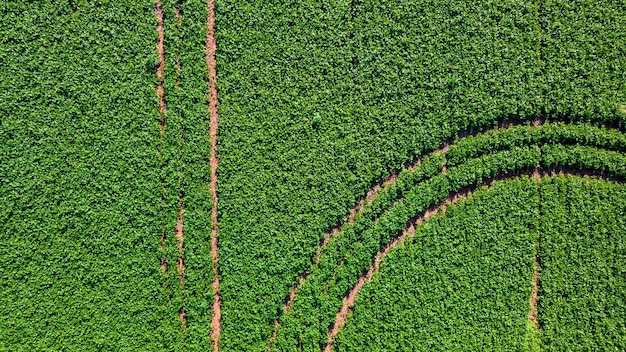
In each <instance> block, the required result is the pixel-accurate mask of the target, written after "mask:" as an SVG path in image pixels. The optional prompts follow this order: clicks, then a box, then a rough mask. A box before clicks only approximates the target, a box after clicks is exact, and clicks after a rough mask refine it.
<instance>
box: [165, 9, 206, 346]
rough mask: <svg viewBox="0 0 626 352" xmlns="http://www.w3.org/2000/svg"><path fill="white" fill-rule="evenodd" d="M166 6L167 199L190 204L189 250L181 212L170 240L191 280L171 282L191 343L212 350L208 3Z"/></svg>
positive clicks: (171, 256) (175, 205)
mask: <svg viewBox="0 0 626 352" xmlns="http://www.w3.org/2000/svg"><path fill="white" fill-rule="evenodd" d="M163 8H164V16H165V26H166V28H165V50H166V61H167V64H166V71H165V82H164V86H165V93H166V99H167V104H168V110H167V113H166V116H165V117H166V131H165V135H164V138H165V140H166V141H167V145H168V146H170V152H171V153H172V155H171V156H170V157H169V158H166V160H168V162H167V163H166V165H165V167H166V171H165V172H164V176H165V178H166V184H167V186H166V188H165V191H166V202H169V204H171V206H170V208H172V209H177V210H178V209H179V207H180V206H181V204H182V205H184V214H183V220H184V221H183V224H184V231H183V232H184V241H183V244H184V245H183V253H179V250H178V247H177V245H176V238H175V237H174V236H173V230H172V229H173V227H174V226H175V223H176V220H177V217H178V215H179V214H178V211H176V213H175V214H174V217H172V218H171V219H170V222H169V223H170V228H169V232H168V233H167V236H166V241H167V248H168V251H169V253H168V263H171V266H170V268H171V270H172V272H173V273H176V269H175V265H174V264H175V263H176V262H177V260H178V258H179V257H180V256H182V257H183V258H184V263H185V273H184V276H185V280H184V284H183V285H180V282H179V275H170V277H169V279H170V280H169V284H170V287H171V289H172V305H174V306H175V307H177V308H178V309H181V308H184V310H185V313H186V331H185V332H186V343H187V344H186V345H185V346H186V348H189V349H193V348H199V349H200V350H206V349H209V348H210V347H211V346H210V341H209V339H208V332H209V330H210V322H211V316H212V311H211V304H212V302H213V297H212V291H211V282H212V281H213V271H212V265H211V255H210V243H211V228H212V223H211V205H212V204H211V193H210V188H209V181H210V175H211V173H210V169H209V155H210V145H211V143H210V137H209V115H208V109H207V99H208V97H207V94H208V85H207V82H206V79H207V77H208V69H207V65H206V61H205V55H206V52H205V43H206V16H207V11H206V2H205V1H202V0H187V1H182V2H181V1H177V0H168V1H164V2H163ZM177 11H178V13H177Z"/></svg>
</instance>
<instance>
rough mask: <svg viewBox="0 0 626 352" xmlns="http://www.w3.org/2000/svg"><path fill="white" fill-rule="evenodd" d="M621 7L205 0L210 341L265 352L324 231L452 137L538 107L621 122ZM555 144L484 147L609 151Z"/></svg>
mask: <svg viewBox="0 0 626 352" xmlns="http://www.w3.org/2000/svg"><path fill="white" fill-rule="evenodd" d="M624 14H625V11H624V7H623V6H621V3H620V2H619V1H613V2H596V3H591V2H585V1H582V0H581V1H574V2H566V1H482V2H468V1H460V0H445V1H437V2H432V1H408V0H406V1H402V0H401V1H385V0H351V1H348V0H342V1H315V2H314V1H307V0H293V1H287V2H285V1H280V2H278V1H269V2H268V1H255V0H246V1H236V2H235V1H226V0H218V1H217V36H218V43H219V48H220V49H219V52H218V72H219V79H218V81H219V87H220V112H221V122H220V139H219V140H220V171H219V173H220V207H219V212H220V219H221V227H220V250H221V259H222V260H221V262H220V270H221V272H222V284H223V285H222V292H223V302H224V306H223V308H224V320H223V323H224V324H223V325H224V330H223V335H222V339H221V341H222V345H221V346H222V347H223V348H224V349H225V350H264V349H266V348H267V341H268V340H269V338H270V335H271V333H272V329H273V322H274V321H275V319H276V317H277V316H280V315H281V314H282V313H281V311H282V310H281V307H282V305H283V303H284V298H285V296H286V295H287V293H288V292H289V290H290V288H291V286H292V285H293V284H294V283H296V282H297V281H298V276H299V275H300V274H302V273H306V272H309V271H311V267H312V263H314V258H315V253H316V250H317V247H318V244H319V243H320V240H321V238H323V236H324V234H325V232H326V231H327V230H328V229H330V228H332V227H334V226H336V225H337V224H338V223H340V221H341V220H342V219H344V218H345V216H346V214H347V213H348V209H350V208H351V207H352V205H353V204H355V203H357V201H358V199H360V198H361V197H362V195H364V194H365V193H366V192H367V190H368V189H369V187H370V185H371V184H373V182H375V181H377V180H379V179H381V178H382V177H383V176H385V175H388V174H390V173H391V172H392V171H394V170H396V171H397V170H401V169H402V168H403V166H405V165H407V164H409V163H411V162H413V161H414V160H416V159H417V158H418V157H420V156H423V155H425V154H426V153H428V152H429V151H432V150H434V149H436V148H438V147H439V146H440V145H441V144H442V143H443V142H445V141H446V140H451V139H452V138H453V137H454V136H456V135H458V133H459V132H460V131H469V132H470V133H474V132H475V131H479V130H482V129H483V128H490V127H493V126H495V125H496V124H497V122H498V121H502V120H506V119H516V120H519V121H523V122H529V121H532V120H534V119H535V118H536V117H537V116H541V117H543V118H546V119H547V120H550V121H554V122H557V121H568V122H591V121H593V122H594V123H596V124H608V125H611V126H613V127H616V126H617V127H623V126H624V118H623V116H622V115H624V116H626V113H624V112H623V111H626V107H624V106H626V105H625V104H626V99H624V92H626V91H624V88H623V82H624V78H625V76H624V70H623V69H621V68H622V67H623V66H624V62H623V60H624V59H623V58H624V57H625V55H623V43H624V35H623V31H621V30H620V28H622V27H625V26H624V25H623V24H624V18H626V16H624ZM587 24H590V26H591V27H592V28H593V30H590V31H586V26H587ZM579 49H580V50H579ZM620 111H622V112H620ZM620 114H622V115H620ZM546 127H547V126H546ZM583 129H584V127H581V130H580V134H577V135H576V136H574V137H575V138H578V136H582V135H583V134H585V133H586V132H584V131H583ZM546 131H547V130H546ZM546 133H547V132H546ZM600 133H601V134H602V133H603V132H600ZM529 137H532V138H535V136H534V135H533V136H529ZM568 138H570V137H568V136H566V135H562V136H561V135H557V136H548V135H544V134H543V132H542V133H541V136H540V140H537V141H534V140H533V141H530V143H526V142H524V143H521V144H520V143H517V142H515V143H513V144H512V145H510V146H504V145H502V146H500V147H499V148H500V149H506V150H508V149H510V148H511V147H514V146H517V147H522V146H528V145H533V144H553V143H560V144H563V145H570V144H586V145H590V146H596V147H598V148H601V149H613V147H609V146H607V145H595V144H594V143H592V142H589V143H584V142H580V143H579V142H576V141H574V140H572V139H568ZM602 138H604V136H603V137H602ZM602 138H601V139H602ZM485 146H486V147H488V146H487V145H485ZM620 148H621V147H620ZM613 150H616V149H613ZM492 151H493V150H492ZM490 152H491V151H490ZM478 156H479V155H475V156H472V155H469V154H468V155H465V156H462V155H459V158H460V159H457V160H455V161H454V162H455V163H457V162H458V163H463V162H464V160H463V158H476V157H478ZM487 171H489V170H485V171H477V172H478V173H480V174H485V175H488V174H491V173H490V172H491V171H489V172H487ZM504 171H506V170H504ZM468 177H470V179H471V178H472V176H468ZM457 181H459V182H464V181H463V180H462V179H459V180H457ZM455 182H456V181H455ZM402 192H404V191H402ZM433 192H434V191H433ZM389 194H393V192H390V193H389ZM385 197H386V195H385ZM390 197H391V198H390V199H392V200H391V201H390V203H394V202H396V201H397V199H398V198H396V197H395V196H393V195H391V196H390ZM400 198H401V197H400ZM381 199H382V198H381ZM381 202H382V203H381V204H385V205H386V204H387V201H381ZM372 209H374V207H373V208H372ZM374 213H375V214H380V211H378V210H376V211H373V212H372V214H374ZM377 217H378V215H374V216H372V217H369V215H366V216H364V217H363V218H362V221H361V222H358V221H357V224H355V225H354V230H352V229H348V231H354V232H355V233H359V232H362V231H363V230H364V229H365V228H367V227H368V226H370V223H371V222H372V221H373V220H372V219H376V218H377ZM386 235H389V234H386ZM346 242H349V241H348V240H346ZM373 243H375V242H373ZM366 245H367V244H366ZM331 252H332V250H329V254H328V256H329V257H333V258H334V259H333V260H339V261H340V260H341V258H342V257H341V256H337V255H334V254H332V253H331ZM336 263H337V262H333V264H332V265H330V268H332V269H329V270H330V273H331V274H329V275H332V270H333V269H334V267H335V265H336ZM323 265H324V264H322V266H323ZM314 270H316V269H314ZM320 270H322V269H320ZM338 274H339V273H338ZM310 304H313V305H317V304H322V303H319V302H310ZM303 314H304V313H303ZM311 319H312V320H311V321H312V322H311V324H312V326H318V325H319V326H322V325H324V324H325V322H326V321H318V320H316V319H315V318H311ZM324 328H325V327H324ZM324 328H321V329H322V330H323V329H324ZM312 330H316V328H311V329H310V330H307V331H312ZM301 333H302V332H298V336H299V334H301ZM311 334H316V333H313V332H311ZM297 338H298V339H299V337H297ZM321 339H323V337H321ZM285 346H287V345H285ZM293 346H294V345H292V347H293Z"/></svg>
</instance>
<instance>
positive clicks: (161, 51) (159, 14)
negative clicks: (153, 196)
mask: <svg viewBox="0 0 626 352" xmlns="http://www.w3.org/2000/svg"><path fill="white" fill-rule="evenodd" d="M154 16H155V17H156V21H157V25H156V31H157V44H156V49H157V54H158V57H159V62H158V64H157V67H156V75H157V83H156V96H157V101H158V105H159V129H160V131H161V137H163V135H164V134H165V113H166V112H167V104H166V103H165V89H164V88H163V76H164V75H163V71H164V70H165V44H164V42H165V28H164V25H163V4H162V3H161V0H157V1H156V7H155V8H154ZM159 152H162V151H161V150H159ZM165 237H166V235H165V231H163V233H161V239H160V241H161V243H160V244H161V249H162V250H163V253H166V251H167V248H165ZM159 267H160V268H161V272H162V273H163V274H165V276H167V258H166V256H165V254H163V257H161V260H160V264H159Z"/></svg>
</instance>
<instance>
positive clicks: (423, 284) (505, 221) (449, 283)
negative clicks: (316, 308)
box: [334, 175, 626, 351]
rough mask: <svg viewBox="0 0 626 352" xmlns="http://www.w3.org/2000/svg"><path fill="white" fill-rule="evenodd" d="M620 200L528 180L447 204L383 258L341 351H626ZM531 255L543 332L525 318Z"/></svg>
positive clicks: (621, 191)
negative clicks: (537, 272)
mask: <svg viewBox="0 0 626 352" xmlns="http://www.w3.org/2000/svg"><path fill="white" fill-rule="evenodd" d="M625 192H626V188H625V187H624V185H623V184H617V183H613V182H604V181H601V180H598V179H591V178H582V177H579V176H569V175H565V176H558V175H557V176H553V177H543V178H542V180H541V183H540V184H538V183H537V182H536V180H533V179H532V178H530V177H527V176H523V177H522V178H519V179H518V178H514V179H508V180H504V181H496V182H494V183H493V184H492V185H490V186H489V188H486V187H483V188H481V189H479V190H477V191H476V192H474V193H473V195H471V196H470V197H468V198H467V199H466V200H461V201H459V203H458V205H449V206H448V207H447V210H446V212H445V215H443V214H440V215H436V216H435V217H434V218H432V219H431V220H429V221H428V222H426V223H425V224H424V225H423V226H420V227H418V228H417V229H416V232H415V236H414V237H413V238H411V239H408V240H407V242H406V244H405V245H401V246H399V247H397V248H396V249H393V250H392V251H390V252H389V253H388V255H387V256H386V257H385V258H384V259H383V262H382V264H381V267H380V271H379V273H377V274H375V275H374V277H373V279H372V281H371V282H369V283H368V284H366V286H365V287H364V288H363V289H362V290H361V291H360V293H359V296H357V301H356V303H355V307H354V312H353V315H352V316H351V317H349V319H348V322H347V324H346V326H345V328H344V329H343V330H342V331H341V332H340V333H339V335H338V336H337V338H336V341H335V345H334V350H335V351H374V350H441V351H444V350H445V351H449V350H459V351H483V350H485V349H488V350H498V351H537V350H543V351H563V350H568V351H585V350H622V349H624V347H625V346H626V340H625V339H624V334H623V332H624V329H625V327H626V314H624V310H623V301H624V297H625V295H626V291H625V290H624V284H623V279H622V278H623V273H624V267H625V265H626V261H625V260H624V250H625V249H624V240H623V238H622V235H621V234H622V233H623V232H624V230H625V227H626V222H624V220H623V216H622V214H623V213H624V211H625V206H624V204H623V201H622V199H623V197H624V195H625ZM535 251H536V252H535ZM535 256H537V259H536V260H537V261H538V263H539V266H540V276H539V295H538V313H537V314H538V320H539V324H538V326H534V325H532V324H531V323H530V322H529V318H528V312H529V310H530V302H529V297H530V295H531V280H532V277H533V270H534V264H533V261H535Z"/></svg>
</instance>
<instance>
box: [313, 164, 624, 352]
mask: <svg viewBox="0 0 626 352" xmlns="http://www.w3.org/2000/svg"><path fill="white" fill-rule="evenodd" d="M521 175H527V176H531V177H533V178H534V179H535V180H537V179H538V180H539V182H540V181H541V179H543V178H544V177H551V176H555V175H572V176H581V177H582V176H596V177H599V178H601V179H602V180H611V181H614V182H619V183H624V180H623V179H622V178H620V177H609V176H607V175H606V174H605V173H604V172H602V171H596V170H576V169H571V168H565V167H555V168H548V169H541V168H537V169H535V170H531V171H525V172H516V173H512V174H502V175H499V176H496V177H493V178H489V179H485V180H483V182H481V183H480V184H478V185H476V186H472V187H467V188H464V189H462V190H459V191H457V192H454V193H452V194H450V195H449V196H448V197H447V198H446V199H445V200H444V201H442V202H440V203H439V204H437V205H433V206H431V207H430V208H428V209H427V210H426V211H424V212H422V213H421V214H419V215H418V216H417V217H415V218H413V219H411V220H410V221H409V222H408V223H407V226H406V227H405V229H404V230H403V231H402V233H401V234H400V235H399V236H397V237H396V238H394V239H393V240H392V241H391V242H389V243H388V244H387V245H386V246H385V247H384V248H383V249H382V250H380V251H379V252H378V253H377V254H376V256H375V258H374V261H373V262H372V264H371V265H370V267H369V269H368V270H367V271H366V272H365V273H364V274H362V275H361V276H360V277H359V279H358V280H357V282H356V284H355V285H354V286H353V287H352V289H350V291H349V292H348V293H347V294H346V295H345V296H344V298H343V300H342V306H341V308H340V309H339V311H338V312H337V315H336V316H335V321H334V322H333V323H332V324H331V325H330V327H329V329H328V337H327V340H326V347H325V348H324V352H331V351H332V348H333V343H334V339H335V337H336V336H337V334H338V333H339V331H340V330H341V328H342V327H343V326H344V325H345V323H346V319H347V317H348V313H350V312H352V309H353V307H354V303H355V300H356V297H357V295H358V293H359V292H360V291H361V289H362V288H363V287H364V286H365V284H366V283H367V282H368V281H370V280H371V279H372V277H373V275H374V274H375V273H376V272H378V270H379V269H380V263H381V262H382V259H383V258H384V257H385V256H386V255H387V253H389V251H390V250H391V249H393V248H395V247H397V246H398V245H399V244H404V243H405V242H406V239H407V238H411V237H413V235H414V233H415V227H416V226H420V225H421V224H422V223H424V222H425V221H427V220H428V219H430V218H431V217H432V216H434V215H436V214H439V213H443V212H445V211H446V209H447V207H448V206H449V205H450V204H456V203H458V202H459V201H460V200H462V199H465V198H467V197H468V196H471V194H472V190H475V189H477V188H479V187H483V186H485V187H490V186H491V184H492V183H493V182H495V181H500V180H504V179H510V178H514V177H519V176H521ZM537 257H538V253H535V261H534V263H533V267H534V270H533V278H532V283H531V285H532V290H531V296H530V311H529V319H530V320H531V323H532V324H536V325H534V326H533V327H535V328H538V327H539V317H538V315H537V311H536V308H537V302H538V293H539V265H538V261H537Z"/></svg>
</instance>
